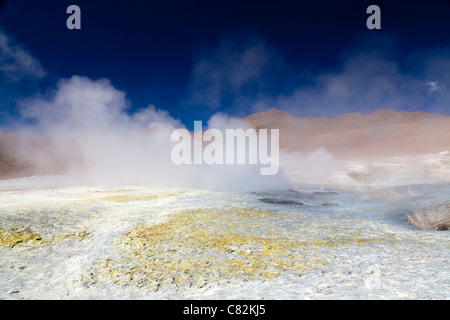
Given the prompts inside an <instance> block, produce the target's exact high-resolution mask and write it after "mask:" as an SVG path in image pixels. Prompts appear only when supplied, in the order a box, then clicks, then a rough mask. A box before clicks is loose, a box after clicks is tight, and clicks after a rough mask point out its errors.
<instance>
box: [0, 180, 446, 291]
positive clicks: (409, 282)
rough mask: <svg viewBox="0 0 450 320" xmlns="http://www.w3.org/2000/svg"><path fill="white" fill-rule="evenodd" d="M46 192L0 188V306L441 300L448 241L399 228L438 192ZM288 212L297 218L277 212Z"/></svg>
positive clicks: (426, 188) (29, 185)
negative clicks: (24, 302)
mask: <svg viewBox="0 0 450 320" xmlns="http://www.w3.org/2000/svg"><path fill="white" fill-rule="evenodd" d="M55 183H56V182H54V180H53V181H52V179H49V178H45V177H41V178H32V179H18V180H10V181H2V182H1V183H0V189H1V191H0V207H1V211H0V212H1V213H0V227H1V229H0V233H1V237H0V240H1V241H0V242H1V245H0V253H1V254H0V297H1V298H3V299H116V298H120V299H177V298H178V299H240V298H246V299H449V298H450V287H449V285H448V284H449V283H450V272H449V270H448V263H449V261H448V257H449V256H450V255H449V253H450V248H449V247H450V233H449V232H447V231H424V230H420V229H418V228H416V227H414V226H411V225H408V224H407V223H406V221H405V217H404V213H405V209H407V207H408V206H411V205H412V206H414V205H415V204H421V203H424V202H426V201H428V202H430V201H437V202H438V201H443V200H445V199H447V200H448V198H449V190H450V188H449V184H434V185H431V184H429V185H411V186H407V187H397V188H391V189H386V190H384V191H374V192H369V193H348V192H339V191H337V190H328V189H314V190H300V191H278V192H266V193H251V192H249V193H244V192H240V193H237V192H217V191H202V190H155V189H152V188H146V187H136V186H129V187H127V188H123V187H120V188H114V187H108V188H106V187H103V188H102V187H91V186H76V187H67V186H66V187H64V186H62V182H61V180H60V181H58V182H57V183H56V184H57V185H55ZM38 185H46V187H45V188H36V186H38ZM264 198H273V199H278V200H280V201H279V203H278V204H276V202H275V204H274V203H267V202H264V201H261V199H264ZM293 199H295V200H296V201H297V202H301V203H303V205H295V204H291V205H283V204H281V200H293ZM291 203H292V202H291Z"/></svg>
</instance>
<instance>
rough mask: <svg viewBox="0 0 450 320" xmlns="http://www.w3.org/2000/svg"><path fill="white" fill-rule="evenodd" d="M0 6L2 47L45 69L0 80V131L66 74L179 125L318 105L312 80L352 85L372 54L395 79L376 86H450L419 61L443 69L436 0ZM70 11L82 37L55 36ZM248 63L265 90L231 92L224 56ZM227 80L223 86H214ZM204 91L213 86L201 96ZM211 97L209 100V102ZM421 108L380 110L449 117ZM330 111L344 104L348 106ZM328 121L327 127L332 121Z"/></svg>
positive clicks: (443, 109)
mask: <svg viewBox="0 0 450 320" xmlns="http://www.w3.org/2000/svg"><path fill="white" fill-rule="evenodd" d="M0 2H3V3H2V5H1V8H0V27H1V28H2V29H3V31H4V33H5V34H7V36H8V37H9V39H10V42H11V43H13V44H17V45H20V47H21V48H22V49H23V50H25V51H26V52H28V53H29V54H30V55H32V56H33V57H35V58H36V59H37V60H38V61H39V62H40V65H41V66H42V69H44V70H45V77H39V80H33V81H32V80H30V79H28V80H26V79H25V80H22V79H21V80H20V81H17V80H15V81H11V80H7V79H6V80H5V78H4V79H3V80H2V82H1V83H0V84H1V85H2V86H3V89H0V98H1V99H2V102H1V103H0V107H1V108H2V110H1V113H0V115H1V116H2V117H3V122H5V121H4V120H5V118H7V117H14V115H15V113H16V106H15V101H16V99H17V98H24V97H27V96H31V95H34V94H36V93H41V94H46V93H48V92H49V90H51V89H52V88H55V85H56V83H57V81H58V80H59V79H61V78H70V77H71V76H73V75H81V76H86V77H89V78H91V79H94V80H95V79H99V78H107V79H109V80H110V81H111V83H112V85H113V86H114V87H115V88H117V89H119V90H122V91H124V92H126V94H127V99H128V100H129V101H130V112H133V111H134V110H136V109H139V108H144V107H146V106H147V105H149V104H154V105H155V106H156V107H157V108H161V109H164V110H168V111H169V113H170V114H171V115H172V116H173V117H174V118H180V119H181V120H182V121H183V122H185V123H188V122H191V121H193V120H195V119H205V120H206V119H207V118H208V117H210V116H211V115H212V114H214V113H215V112H217V111H222V112H227V113H231V114H235V115H237V116H245V115H247V114H250V113H252V112H254V111H258V110H259V109H258V108H263V107H262V106H263V105H264V103H266V107H280V108H282V109H283V103H285V104H288V103H289V101H291V102H292V101H294V100H295V97H298V99H303V100H302V101H309V100H308V99H313V97H314V96H315V95H314V94H311V93H310V91H314V90H316V91H318V92H319V93H317V95H319V96H323V94H322V93H320V92H323V91H320V90H325V89H324V88H323V87H324V86H326V87H327V89H326V92H329V91H330V90H331V89H330V86H331V84H333V83H334V82H335V81H334V80H323V79H330V74H332V75H333V77H334V78H333V79H338V80H339V79H341V80H342V79H344V80H343V81H347V79H349V78H350V79H352V81H357V82H360V81H361V80H354V79H355V78H354V77H353V74H354V71H349V70H353V69H352V68H356V69H358V68H359V67H355V64H354V63H353V62H354V61H356V60H357V59H356V57H358V55H359V53H360V52H364V53H367V52H369V53H371V52H375V51H376V54H375V55H374V56H375V57H376V58H377V59H381V60H377V61H382V63H380V64H381V65H383V66H388V65H389V64H386V63H384V62H386V61H390V62H392V61H394V62H395V64H396V69H397V70H396V73H395V75H394V76H390V75H387V76H386V78H387V79H389V78H390V79H396V77H398V79H399V82H404V81H403V80H402V79H406V78H407V79H410V78H414V77H416V80H417V81H414V83H415V84H417V83H419V82H420V81H423V82H424V85H425V83H431V82H433V83H436V88H439V90H435V92H434V93H440V94H443V92H445V90H447V92H448V90H449V89H450V83H445V81H447V80H448V79H450V77H446V76H445V75H442V74H436V75H435V74H434V73H433V72H434V71H432V70H439V69H440V68H439V67H430V66H429V65H427V64H426V63H425V62H424V61H425V60H426V61H429V60H430V59H431V58H434V53H430V52H434V51H433V50H435V49H434V48H438V49H436V50H437V53H436V54H437V56H438V57H439V58H440V59H441V60H439V61H441V62H439V63H444V62H445V61H448V59H449V56H447V53H448V51H446V50H447V49H448V47H449V45H450V2H449V1H447V0H431V1H322V0H317V1H243V0H241V1H232V0H227V1H220V0H210V1H195V0H193V1H137V0H134V1H111V0H71V1H65V0H55V1H50V0H43V1H31V0H27V1H25V0H6V1H0ZM70 4H76V5H78V6H79V7H80V8H81V26H82V29H81V30H68V29H67V28H66V19H67V17H68V16H69V15H68V14H66V8H67V7H68V6H69V5H70ZM371 4H376V5H378V6H380V8H381V26H382V28H381V30H368V29H367V27H366V19H367V17H368V16H369V15H368V14H366V8H367V7H368V6H369V5H371ZM249 39H250V40H249ZM224 43H225V45H224ZM248 48H258V49H257V50H256V49H255V50H256V51H251V50H248ZM248 52H253V53H254V52H256V53H257V54H256V55H258V54H261V55H262V56H264V57H265V58H264V59H262V60H258V59H259V58H260V57H256V58H254V59H253V60H252V63H253V62H254V61H255V60H256V61H257V62H258V61H262V62H261V65H257V66H255V68H259V69H258V70H256V74H257V75H259V76H260V78H264V81H262V80H261V79H256V78H255V77H252V76H249V78H248V79H250V80H248V81H244V82H240V84H239V87H238V88H237V89H236V82H232V83H231V82H230V81H231V80H230V79H229V78H227V77H228V76H224V74H225V73H224V72H223V71H218V70H219V69H221V70H223V69H227V68H229V66H230V65H232V66H234V63H233V57H234V56H236V57H237V58H236V59H239V58H242V56H243V55H245V54H246V53H248ZM365 57H366V58H367V59H370V57H373V56H372V55H371V54H367V55H366V56H365ZM380 57H381V58H380ZM265 59H268V60H269V62H268V61H267V60H265ZM383 61H384V62H383ZM442 61H444V62H442ZM0 62H1V60H0ZM206 62H207V63H206ZM368 62H369V61H368ZM258 63H259V62H258ZM363 64H364V63H363ZM211 65H214V66H213V67H211ZM216 65H220V68H219V67H217V68H215V66H216ZM196 66H197V67H198V66H203V67H205V66H207V67H205V68H206V69H202V70H206V73H207V75H206V76H205V77H203V78H202V79H199V77H200V75H202V73H199V72H197V73H196V71H195V70H197V71H198V70H199V69H198V68H197V69H196ZM258 66H259V67H258ZM348 66H350V67H348ZM351 66H353V67H351ZM445 67H448V66H447V64H446V65H445ZM377 68H378V67H374V69H377ZM427 68H428V69H427ZM381 70H384V69H381ZM430 70H431V71H430ZM444 70H447V69H445V68H444ZM250 71H252V70H250ZM253 71H254V70H253ZM245 72H249V71H248V70H246V71H243V73H245ZM380 72H384V71H380ZM216 74H217V76H215V75H216ZM342 74H344V76H342ZM362 74H364V72H362ZM373 74H374V73H373V70H372V71H370V72H368V74H367V77H368V78H367V82H368V83H369V82H370V81H371V78H370V77H373ZM213 75H214V77H213ZM349 75H352V76H351V77H348V76H349ZM400 75H401V76H400ZM327 77H328V78H327ZM433 77H435V78H436V79H435V78H433ZM362 79H365V78H362ZM438 80H439V81H438ZM227 81H228V82H230V83H227V85H223V83H224V82H227ZM233 81H234V80H233ZM427 81H428V82H427ZM210 82H211V83H212V82H214V83H216V82H217V83H219V84H217V85H215V86H212V85H211V83H210ZM395 86H396V89H395V94H404V95H408V93H407V90H406V89H405V88H403V84H402V83H396V84H395ZM431 86H432V85H431V84H429V85H428V86H426V85H425V88H428V89H431V88H432V87H431ZM301 88H304V90H303V89H301ZM333 88H334V87H333ZM202 90H203V91H205V92H203V91H202ZM214 90H215V91H214ZM302 90H303V91H302ZM211 91H214V92H215V96H214V97H213V98H211V94H210V92H211ZM219 91H220V93H218V92H219ZM431 91H432V90H429V92H431ZM438 91H439V92H438ZM389 92H392V90H390V91H389ZM429 92H428V93H429ZM358 94H359V93H355V95H358ZM199 95H202V96H201V97H200V98H199ZM205 96H208V97H209V98H208V99H206V98H205ZM446 97H448V93H447V95H446ZM430 99H431V96H430V95H426V94H425V92H424V94H423V101H422V100H421V105H417V106H415V105H414V106H412V105H408V106H407V105H395V103H394V102H392V103H393V104H392V106H390V105H389V103H391V100H392V101H393V99H391V100H389V102H386V104H387V105H386V106H385V107H386V108H389V107H391V108H393V109H410V110H418V109H424V110H429V111H437V112H440V113H446V114H449V113H450V107H449V106H446V105H442V103H441V102H439V104H438V105H439V107H436V105H437V102H436V101H437V100H439V99H440V100H439V101H443V99H444V98H442V97H441V98H439V97H436V96H433V97H432V100H433V101H431V100H430ZM211 101H212V102H211ZM362 101H367V100H364V99H363V100H362ZM380 101H383V100H380ZM402 101H404V100H402ZM270 103H277V104H280V105H279V106H278V105H269V104H270ZM339 103H340V104H345V103H347V104H348V99H347V100H345V101H344V100H342V101H340V102H339ZM404 103H405V102H404ZM408 103H410V102H409V101H408ZM428 103H429V105H428ZM209 104H212V105H209ZM325 104H326V103H325ZM296 105H298V108H297V107H296ZM246 106H248V108H247V107H246ZM258 106H259V107H258ZM375 107H378V105H375V104H374V106H373V108H375ZM296 108H297V109H296ZM317 108H318V107H317V106H315V104H314V103H312V102H309V104H308V105H306V106H305V105H301V103H298V101H295V103H294V102H292V107H291V108H289V107H286V106H285V108H284V109H289V110H290V111H293V113H296V115H299V116H302V115H303V116H314V115H323V112H321V111H319V110H317ZM324 108H325V107H324ZM354 109H355V106H354V105H352V106H349V107H348V108H342V111H343V112H347V111H360V110H354ZM295 110H297V112H295ZM324 110H328V109H326V108H325V109H324ZM339 111H341V109H340V110H339ZM361 111H370V109H367V110H366V109H364V108H363V109H362V110H361ZM325 113H326V112H325ZM335 113H338V111H336V112H335ZM328 114H329V115H330V116H335V114H334V113H333V112H331V113H328Z"/></svg>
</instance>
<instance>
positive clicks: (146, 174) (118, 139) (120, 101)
mask: <svg viewBox="0 0 450 320" xmlns="http://www.w3.org/2000/svg"><path fill="white" fill-rule="evenodd" d="M127 107H128V106H127V103H126V99H125V94H124V93H123V92H121V91H120V90H117V89H116V88H114V87H113V86H112V85H111V84H110V82H109V81H108V80H105V79H102V80H97V81H94V80H91V79H89V78H86V77H80V76H73V77H72V78H70V79H64V80H61V81H60V83H59V84H58V87H57V90H56V91H55V93H54V95H52V96H51V97H47V98H34V99H30V100H26V101H23V102H22V114H23V116H24V117H25V118H26V119H28V120H33V122H34V123H35V124H34V126H33V128H31V127H30V128H29V129H32V130H33V132H40V133H41V134H42V135H44V136H45V137H48V138H49V141H48V144H47V148H46V149H45V152H43V151H42V150H41V151H33V152H34V153H33V154H32V156H33V163H34V164H35V166H37V168H36V169H38V170H40V171H43V172H51V171H52V169H54V168H53V167H54V166H55V158H56V159H57V162H58V163H59V165H60V166H62V168H63V169H64V170H63V171H65V172H68V173H69V174H70V176H71V178H72V179H75V177H77V176H78V177H82V178H83V179H85V180H84V181H88V182H90V183H101V184H104V183H108V184H111V183H112V184H145V185H150V186H155V187H158V186H159V187H187V188H208V189H235V190H261V189H268V188H269V189H277V188H281V187H283V188H285V187H286V186H287V184H286V182H285V181H284V180H283V178H282V177H281V176H274V177H263V176H260V174H259V168H258V167H257V166H254V165H253V166H252V165H232V166H230V165H211V166H208V165H178V166H177V165H175V164H173V163H172V161H171V156H170V154H171V150H172V148H173V146H174V143H173V142H171V140H170V136H171V133H172V131H173V130H174V129H177V128H182V127H183V125H182V124H181V123H180V122H179V121H177V120H175V119H173V118H172V117H170V115H169V114H168V113H167V112H166V111H162V110H157V109H156V108H155V107H154V106H149V107H148V108H146V109H143V110H141V111H138V112H136V113H134V114H131V115H130V114H129V113H127ZM209 125H210V126H211V125H213V126H214V127H215V128H217V129H222V128H232V127H243V126H245V124H244V123H242V121H241V120H239V119H236V118H228V117H226V116H224V115H217V116H215V117H213V118H211V120H210V123H209ZM49 148H50V149H51V150H50V151H51V152H49ZM30 150H34V149H33V148H31V146H30V143H22V144H21V145H20V146H19V148H18V149H17V150H16V151H17V152H18V154H17V157H19V158H23V157H25V156H26V154H27V153H28V155H29V152H30ZM46 166H50V167H46ZM86 179H87V180H86Z"/></svg>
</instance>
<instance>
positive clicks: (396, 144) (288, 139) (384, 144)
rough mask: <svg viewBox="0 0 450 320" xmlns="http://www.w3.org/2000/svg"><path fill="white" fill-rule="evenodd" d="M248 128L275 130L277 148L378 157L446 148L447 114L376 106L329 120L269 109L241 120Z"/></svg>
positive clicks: (448, 141)
mask: <svg viewBox="0 0 450 320" xmlns="http://www.w3.org/2000/svg"><path fill="white" fill-rule="evenodd" d="M245 120H246V121H248V122H249V123H250V124H251V125H252V126H253V127H255V128H257V129H259V128H268V129H280V147H281V148H283V149H285V150H287V151H300V152H310V151H314V150H317V149H319V148H325V149H326V150H327V151H328V152H330V153H332V154H333V155H334V156H336V157H339V158H354V157H358V158H359V157H384V156H397V155H412V154H424V153H438V152H441V151H450V117H449V116H443V115H437V114H430V113H425V112H421V111H419V112H407V111H398V112H397V111H389V110H383V109H381V110H377V111H375V112H373V113H371V114H367V115H364V114H361V113H358V112H353V113H347V114H342V115H339V116H338V117H336V118H334V119H330V118H296V117H293V116H290V115H289V114H287V113H285V112H283V111H280V110H277V109H270V110H267V111H265V112H261V113H256V114H252V115H249V116H248V117H246V118H245Z"/></svg>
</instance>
